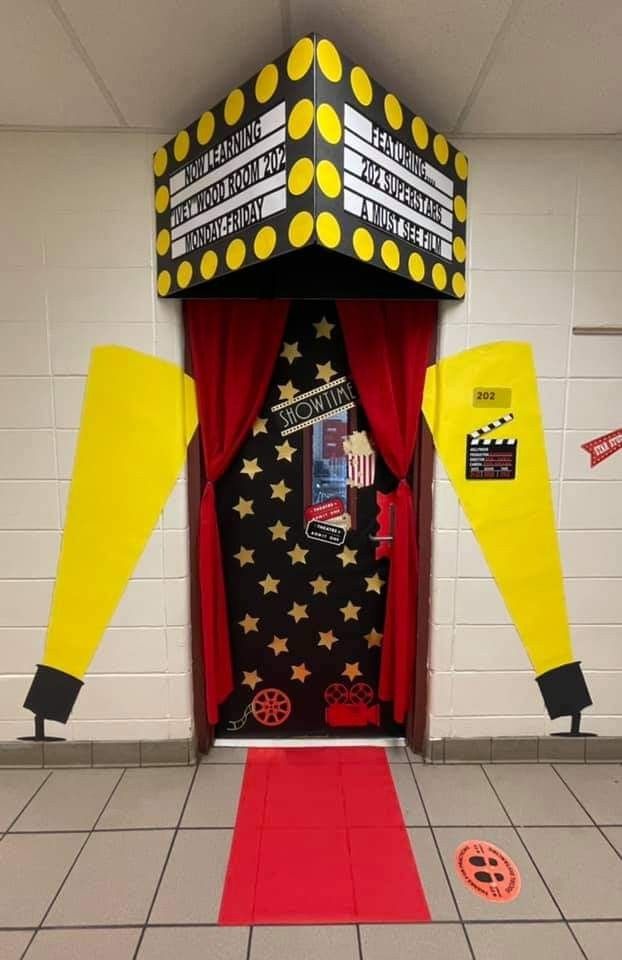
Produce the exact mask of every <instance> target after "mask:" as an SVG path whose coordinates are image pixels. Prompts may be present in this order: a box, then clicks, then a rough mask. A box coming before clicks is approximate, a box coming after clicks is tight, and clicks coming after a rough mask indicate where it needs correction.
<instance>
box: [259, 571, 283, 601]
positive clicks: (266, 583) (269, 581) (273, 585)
mask: <svg viewBox="0 0 622 960" xmlns="http://www.w3.org/2000/svg"><path fill="white" fill-rule="evenodd" d="M280 582H281V581H280V580H275V579H274V577H271V576H270V574H269V573H267V574H266V579H265V580H260V581H259V586H260V587H263V592H264V596H265V595H266V594H267V593H278V592H279V591H278V586H279V583H280Z"/></svg>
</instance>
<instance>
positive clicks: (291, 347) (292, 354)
mask: <svg viewBox="0 0 622 960" xmlns="http://www.w3.org/2000/svg"><path fill="white" fill-rule="evenodd" d="M280 356H281V357H284V358H285V359H286V360H287V362H288V363H293V362H294V360H296V359H297V358H298V357H301V356H302V354H301V352H300V350H299V349H298V341H297V340H296V342H295V343H283V349H282V350H281V353H280Z"/></svg>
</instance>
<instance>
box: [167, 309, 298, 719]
mask: <svg viewBox="0 0 622 960" xmlns="http://www.w3.org/2000/svg"><path fill="white" fill-rule="evenodd" d="M288 307H289V304H288V303H287V302H286V301H283V300H247V301H244V300H189V301H186V302H185V303H184V319H185V323H186V332H187V336H188V338H189V342H190V350H191V354H192V370H193V375H194V378H195V381H196V389H197V405H198V411H199V424H200V429H201V440H202V446H203V462H204V465H205V473H206V476H207V482H206V485H205V489H204V491H203V496H202V498H201V510H200V519H199V580H200V587H201V608H202V624H203V650H204V661H205V694H206V699H207V718H208V720H209V722H210V723H216V722H217V720H218V707H219V704H221V703H222V702H223V700H225V699H226V698H227V697H228V696H229V694H230V693H231V691H232V689H233V673H232V665H231V646H230V643H229V626H228V617H227V602H226V593H225V582H224V575H223V569H222V555H221V548H220V536H219V533H218V519H217V516H216V497H215V492H214V483H215V482H216V481H217V480H218V479H219V478H220V477H221V476H222V475H223V473H224V472H225V470H226V469H227V467H228V466H229V465H230V464H231V462H232V460H233V458H234V457H235V455H236V453H237V451H238V450H239V448H240V446H241V445H242V442H243V441H244V438H245V437H246V435H247V433H248V431H249V430H250V429H251V426H252V425H253V423H254V421H255V419H256V418H257V415H258V413H259V411H260V409H261V406H262V404H263V402H264V399H265V395H266V392H267V390H268V386H269V383H270V378H271V376H272V371H273V369H274V364H275V362H276V358H277V356H278V352H279V348H280V346H281V341H282V340H283V334H284V332H285V322H286V319H287V311H288Z"/></svg>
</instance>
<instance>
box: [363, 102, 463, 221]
mask: <svg viewBox="0 0 622 960" xmlns="http://www.w3.org/2000/svg"><path fill="white" fill-rule="evenodd" d="M344 126H345V128H346V136H345V142H346V143H348V131H349V132H350V133H353V134H355V136H357V137H358V138H359V139H360V140H363V141H364V143H365V144H366V146H367V147H368V148H369V149H371V150H374V151H376V156H375V157H374V159H377V162H378V163H380V164H381V165H382V166H384V167H387V168H388V169H392V168H391V166H390V164H395V167H396V169H395V170H394V172H395V173H397V174H398V176H404V173H408V174H410V176H411V177H414V178H415V180H416V181H418V182H415V183H414V186H416V187H417V188H418V189H422V187H421V185H420V184H425V185H426V186H427V187H428V189H430V188H432V189H434V187H437V188H438V189H439V190H440V191H442V193H443V194H444V198H445V202H447V200H448V198H451V197H453V195H454V184H453V181H452V180H451V178H450V177H448V176H447V175H446V174H444V173H442V172H441V171H440V170H438V169H437V168H436V167H435V166H434V164H432V163H430V162H429V161H428V160H425V159H424V158H423V157H421V155H420V154H419V153H417V151H416V150H414V149H412V148H411V147H409V146H408V145H407V144H405V143H404V142H403V141H402V140H398V139H397V137H394V136H393V135H392V134H390V133H389V132H388V131H386V130H384V128H383V127H378V130H379V131H381V132H382V134H383V136H386V137H387V138H388V139H389V142H392V143H394V144H396V145H399V147H400V148H403V149H404V150H405V151H406V152H407V153H408V154H409V155H410V156H412V158H413V159H414V158H416V157H421V161H422V162H423V163H424V164H425V170H426V174H427V175H428V176H429V177H430V179H431V180H432V181H433V182H432V183H428V181H427V180H423V179H421V178H420V177H418V176H417V174H416V173H413V171H412V170H409V169H408V167H405V166H404V164H402V163H399V162H398V161H397V160H394V159H393V158H392V157H390V156H389V155H388V154H386V153H383V152H382V151H381V150H378V149H377V148H376V147H375V146H374V134H373V128H374V126H376V127H377V124H373V123H372V122H371V120H368V119H367V117H364V116H363V115H362V114H361V113H359V112H358V110H354V108H353V107H351V106H349V104H346V105H345V109H344ZM365 153H366V154H367V151H365ZM404 179H407V178H406V176H404ZM409 182H410V181H409ZM440 202H441V201H440V199H439V203H440ZM450 202H451V201H450Z"/></svg>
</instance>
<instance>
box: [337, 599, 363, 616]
mask: <svg viewBox="0 0 622 960" xmlns="http://www.w3.org/2000/svg"><path fill="white" fill-rule="evenodd" d="M339 609H340V610H341V612H342V613H343V619H344V620H346V621H348V620H358V618H359V610H360V609H361V608H360V607H356V606H355V605H354V604H353V603H352V601H351V600H348V602H347V603H346V605H345V607H339Z"/></svg>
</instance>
